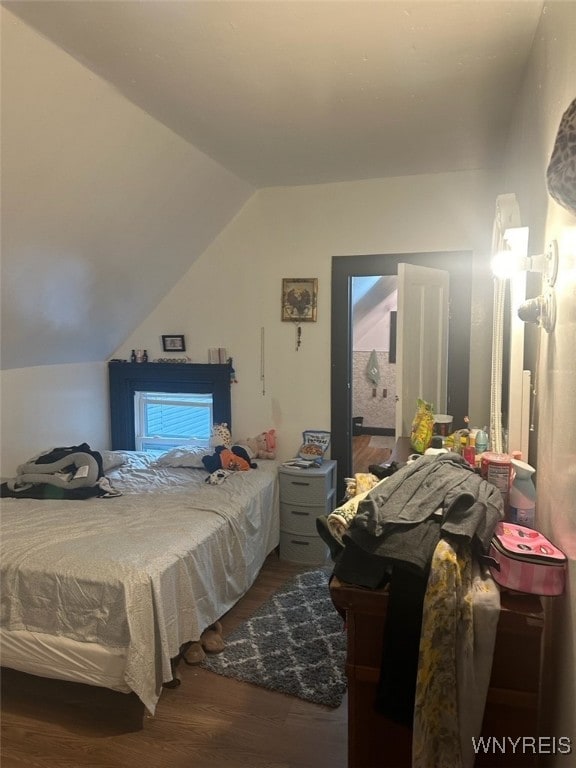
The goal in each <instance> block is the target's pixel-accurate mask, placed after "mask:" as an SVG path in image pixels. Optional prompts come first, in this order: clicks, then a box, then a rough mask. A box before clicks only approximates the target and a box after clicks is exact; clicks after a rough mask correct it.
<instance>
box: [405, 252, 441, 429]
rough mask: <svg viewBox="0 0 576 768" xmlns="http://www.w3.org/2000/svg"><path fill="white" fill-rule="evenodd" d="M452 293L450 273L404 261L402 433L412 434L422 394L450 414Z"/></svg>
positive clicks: (439, 410)
mask: <svg viewBox="0 0 576 768" xmlns="http://www.w3.org/2000/svg"><path fill="white" fill-rule="evenodd" d="M448 296H449V275H448V272H444V271H443V270H440V269H430V268H428V267H418V266H416V265H414V264H399V265H398V315H397V336H396V339H397V343H396V392H397V399H398V402H397V404H396V437H401V436H409V435H410V428H411V426H412V420H413V418H414V414H415V413H416V407H417V400H418V398H422V399H423V400H426V401H427V402H429V403H432V404H433V406H434V412H435V413H446V407H447V405H446V399H447V382H448Z"/></svg>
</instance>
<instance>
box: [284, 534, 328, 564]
mask: <svg viewBox="0 0 576 768" xmlns="http://www.w3.org/2000/svg"><path fill="white" fill-rule="evenodd" d="M328 554H329V553H328V547H327V546H326V544H324V542H323V541H322V539H321V538H320V537H314V536H297V535H296V534H293V533H286V532H285V531H282V532H281V533H280V557H281V558H282V560H288V561H289V562H291V563H303V564H304V565H324V564H325V563H326V562H327V561H328Z"/></svg>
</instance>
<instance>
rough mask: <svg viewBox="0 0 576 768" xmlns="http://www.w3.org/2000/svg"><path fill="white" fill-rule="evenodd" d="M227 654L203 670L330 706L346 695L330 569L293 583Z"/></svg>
mask: <svg viewBox="0 0 576 768" xmlns="http://www.w3.org/2000/svg"><path fill="white" fill-rule="evenodd" d="M225 640H226V649H225V650H224V651H223V652H222V653H219V654H218V655H214V656H209V657H207V658H206V660H205V661H204V662H203V664H202V666H204V667H205V668H206V669H209V670H211V671H212V672H216V673H217V674H219V675H224V676H226V677H232V678H235V679H237V680H242V681H244V682H248V683H253V684H254V685H258V686H261V687H263V688H269V689H271V690H273V691H281V692H282V693H286V694H289V695H290V696H296V697H298V698H300V699H304V700H306V701H311V702H314V703H316V704H323V705H325V706H327V707H332V708H334V707H337V706H339V704H340V703H341V701H342V698H343V696H344V693H345V691H346V678H345V657H346V634H345V631H344V624H343V621H342V618H341V616H340V615H339V614H338V612H337V611H336V609H335V608H334V605H333V604H332V600H331V599H330V592H329V589H328V572H327V571H326V570H325V569H319V570H313V571H307V572H306V573H302V574H299V575H298V576H296V577H295V578H294V579H292V580H291V581H289V582H287V583H286V584H285V585H284V586H283V587H281V588H280V589H279V590H278V591H277V592H275V593H274V595H272V597H270V598H269V599H268V600H267V601H266V602H265V603H264V604H263V605H262V606H261V607H260V608H259V610H258V611H257V612H256V613H255V614H254V615H253V616H252V617H251V618H250V619H248V621H246V622H245V623H244V624H242V625H241V626H240V627H238V628H237V629H236V630H234V631H233V632H232V633H231V634H230V635H228V637H226V638H225Z"/></svg>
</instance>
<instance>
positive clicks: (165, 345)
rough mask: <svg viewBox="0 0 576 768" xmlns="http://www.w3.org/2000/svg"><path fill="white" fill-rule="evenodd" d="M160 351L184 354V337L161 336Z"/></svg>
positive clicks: (177, 335) (176, 335)
mask: <svg viewBox="0 0 576 768" xmlns="http://www.w3.org/2000/svg"><path fill="white" fill-rule="evenodd" d="M162 349H163V350H164V352H186V344H185V342H184V336H182V335H179V334H170V335H166V336H162Z"/></svg>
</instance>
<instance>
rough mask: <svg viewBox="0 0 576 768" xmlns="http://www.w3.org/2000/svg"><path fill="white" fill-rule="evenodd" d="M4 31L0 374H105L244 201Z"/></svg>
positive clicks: (132, 109)
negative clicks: (83, 370) (89, 368)
mask: <svg viewBox="0 0 576 768" xmlns="http://www.w3.org/2000/svg"><path fill="white" fill-rule="evenodd" d="M0 19H1V22H2V23H1V26H0V29H1V33H2V142H1V151H2V281H1V290H2V329H1V330H2V361H1V362H2V369H3V370H6V369H8V368H24V367H26V366H40V365H54V364H56V363H72V362H92V361H95V360H100V361H102V360H105V359H106V358H107V357H108V356H109V355H110V354H111V353H112V351H113V350H114V348H115V347H116V346H118V344H120V343H121V342H122V340H123V339H124V338H126V336H127V335H128V334H129V333H130V332H131V331H132V330H133V329H134V327H135V326H136V325H137V324H138V323H140V322H142V320H143V319H144V318H145V317H146V316H147V315H148V313H149V312H150V311H152V309H153V308H154V307H155V306H156V305H157V303H158V301H160V299H161V297H162V296H164V295H165V294H166V292H167V291H168V290H169V289H170V288H171V287H172V286H173V285H174V284H175V283H176V282H177V281H178V280H179V279H180V277H181V276H182V275H183V274H185V273H186V271H187V270H188V268H189V267H190V264H192V263H193V261H194V259H195V258H196V257H197V256H199V255H200V254H201V253H202V252H203V251H204V250H205V249H206V247H207V246H208V244H209V243H210V242H211V241H212V240H213V238H214V237H215V236H216V235H217V234H218V233H219V232H220V231H221V229H222V227H224V226H225V224H226V223H227V222H228V221H229V220H230V218H231V217H232V216H233V215H234V214H235V213H236V212H237V211H238V210H239V208H241V206H242V205H243V204H244V202H245V201H246V200H247V199H248V198H249V197H250V195H251V194H252V192H253V189H252V187H251V186H250V185H249V184H247V183H246V182H244V181H241V180H240V179H238V178H237V177H236V176H234V175H233V174H232V173H230V172H229V171H227V170H225V169H224V168H223V167H222V166H221V165H219V164H218V163H216V162H214V161H213V160H212V159H211V158H209V157H207V156H206V155H205V154H204V153H202V152H200V151H199V150H197V149H196V148H195V147H193V146H192V145H191V144H189V143H188V142H186V141H185V140H184V139H182V138H181V137H180V136H177V135H176V134H175V133H174V132H173V131H171V130H169V129H168V128H166V126H164V125H163V124H162V123H160V122H159V121H158V120H155V119H153V118H152V117H150V115H148V114H147V113H146V112H144V111H143V110H142V109H140V108H139V107H137V106H135V105H134V104H132V103H131V102H130V101H128V100H127V99H126V98H124V97H123V96H122V95H121V94H120V93H118V91H117V90H116V89H115V88H113V87H112V86H111V85H110V84H109V83H107V82H106V81H104V80H103V79H102V78H100V77H98V75H96V74H94V72H91V71H90V70H89V69H87V68H86V67H85V66H83V65H82V64H80V63H79V62H78V61H77V60H76V59H73V58H72V57H71V56H70V55H69V54H68V53H66V52H65V51H63V50H62V49H61V48H58V47H57V46H56V45H54V44H53V43H52V42H50V41H49V40H46V39H45V38H43V37H42V36H41V35H39V34H38V33H36V32H35V31H34V30H32V29H31V28H30V27H28V26H27V25H26V24H25V23H23V22H22V21H21V20H20V19H19V18H18V17H16V16H14V14H12V13H11V12H10V11H8V10H6V9H5V8H4V7H0Z"/></svg>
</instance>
